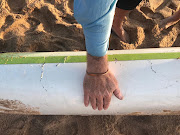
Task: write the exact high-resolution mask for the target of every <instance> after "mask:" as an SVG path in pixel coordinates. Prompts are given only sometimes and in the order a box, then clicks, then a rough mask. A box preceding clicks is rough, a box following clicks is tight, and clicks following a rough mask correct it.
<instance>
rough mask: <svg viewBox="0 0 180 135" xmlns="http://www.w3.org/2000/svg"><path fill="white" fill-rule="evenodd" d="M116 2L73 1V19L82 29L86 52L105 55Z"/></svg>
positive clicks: (107, 0) (103, 0)
mask: <svg viewBox="0 0 180 135" xmlns="http://www.w3.org/2000/svg"><path fill="white" fill-rule="evenodd" d="M116 2H117V0H74V17H75V19H76V20H77V21H78V23H80V24H81V25H82V27H83V31H84V35H85V42H86V50H87V52H88V53H89V54H90V55H92V56H97V57H102V56H104V55H106V53H107V50H108V47H109V37H110V32H111V27H112V22H113V18H114V12H115V8H116Z"/></svg>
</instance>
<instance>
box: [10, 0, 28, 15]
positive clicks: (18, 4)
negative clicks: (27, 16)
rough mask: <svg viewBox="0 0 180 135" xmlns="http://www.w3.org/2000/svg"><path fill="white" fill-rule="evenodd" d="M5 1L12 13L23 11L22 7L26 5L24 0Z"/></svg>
mask: <svg viewBox="0 0 180 135" xmlns="http://www.w3.org/2000/svg"><path fill="white" fill-rule="evenodd" d="M7 3H8V5H9V7H10V9H11V11H12V12H13V13H23V12H22V9H23V8H24V6H26V0H7Z"/></svg>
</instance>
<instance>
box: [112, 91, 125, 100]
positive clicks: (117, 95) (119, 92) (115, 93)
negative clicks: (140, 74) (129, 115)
mask: <svg viewBox="0 0 180 135" xmlns="http://www.w3.org/2000/svg"><path fill="white" fill-rule="evenodd" d="M113 93H114V95H115V96H116V97H117V98H118V99H120V100H122V99H123V95H122V93H121V91H120V89H119V88H117V89H116V90H115V91H114V92H113Z"/></svg>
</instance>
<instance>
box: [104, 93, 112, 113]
mask: <svg viewBox="0 0 180 135" xmlns="http://www.w3.org/2000/svg"><path fill="white" fill-rule="evenodd" d="M110 102H111V96H108V97H104V106H103V108H104V110H107V109H108V107H109V105H110Z"/></svg>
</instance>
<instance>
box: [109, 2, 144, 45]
mask: <svg viewBox="0 0 180 135" xmlns="http://www.w3.org/2000/svg"><path fill="white" fill-rule="evenodd" d="M140 2H141V0H118V2H117V5H116V11H115V16H114V21H113V26H112V30H113V31H114V32H115V33H116V34H117V36H118V37H119V38H120V39H121V40H122V41H123V42H126V43H128V42H129V35H128V34H127V32H126V31H125V30H124V29H123V26H122V25H123V21H124V18H125V16H126V15H127V14H128V13H129V12H130V11H131V10H133V9H134V8H136V6H137V5H138V4H139V3H140Z"/></svg>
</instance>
